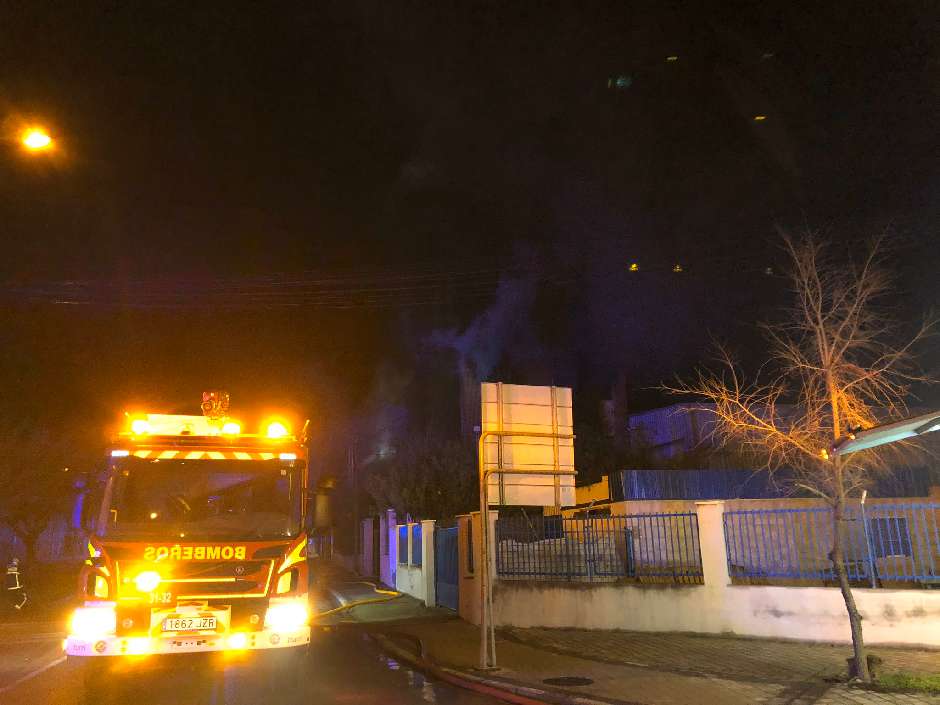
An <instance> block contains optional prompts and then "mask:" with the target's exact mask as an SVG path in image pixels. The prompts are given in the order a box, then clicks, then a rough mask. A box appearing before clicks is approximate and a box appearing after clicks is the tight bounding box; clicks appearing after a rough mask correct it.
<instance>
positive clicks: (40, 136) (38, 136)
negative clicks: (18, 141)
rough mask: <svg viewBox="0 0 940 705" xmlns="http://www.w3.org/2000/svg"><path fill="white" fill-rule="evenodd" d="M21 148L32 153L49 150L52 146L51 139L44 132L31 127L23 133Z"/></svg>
mask: <svg viewBox="0 0 940 705" xmlns="http://www.w3.org/2000/svg"><path fill="white" fill-rule="evenodd" d="M22 142H23V146H24V147H26V149H28V150H30V151H32V152H38V151H40V150H43V149H49V148H50V147H51V146H52V138H51V137H50V136H49V133H47V132H46V131H45V130H43V129H41V128H38V127H33V128H30V129H29V130H26V132H24V133H23V137H22Z"/></svg>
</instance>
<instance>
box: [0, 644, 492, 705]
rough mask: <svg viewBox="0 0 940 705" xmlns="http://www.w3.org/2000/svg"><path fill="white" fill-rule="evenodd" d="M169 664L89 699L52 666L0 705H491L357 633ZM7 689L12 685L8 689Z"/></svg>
mask: <svg viewBox="0 0 940 705" xmlns="http://www.w3.org/2000/svg"><path fill="white" fill-rule="evenodd" d="M46 646H47V647H48V646H50V645H49V644H47V645H46ZM171 658H173V659H175V660H174V661H169V660H165V662H164V663H158V664H157V663H153V662H150V663H146V664H144V663H141V664H138V666H145V667H146V668H145V669H143V668H136V669H135V670H134V671H133V672H130V671H127V670H123V669H125V668H126V666H127V665H128V664H122V665H121V667H122V670H123V672H116V670H115V669H111V670H110V672H109V673H108V674H107V675H105V676H102V677H96V678H93V679H92V681H93V682H94V681H97V682H98V686H96V687H93V688H92V689H90V690H88V691H87V692H86V691H85V684H84V674H83V672H82V670H81V668H80V667H76V666H75V665H74V664H72V663H58V664H55V665H53V666H51V667H49V668H47V669H46V670H45V671H43V672H42V673H39V674H38V675H36V676H34V677H32V678H29V679H28V680H26V681H25V682H22V683H20V684H19V685H16V686H15V687H13V688H12V689H9V690H5V691H4V690H0V702H2V703H17V704H18V705H34V704H35V705H65V704H66V703H68V704H75V703H85V702H88V703H101V704H102V705H104V703H116V704H117V703H120V704H121V705H123V704H125V703H126V704H127V705H163V704H167V705H169V704H173V705H190V704H193V705H196V704H199V705H295V704H296V705H299V704H300V703H317V704H320V703H323V704H324V705H326V704H328V703H337V704H342V705H349V704H356V705H369V704H371V703H376V704H379V703H382V704H386V703H387V704H389V705H397V704H399V703H400V704H405V703H409V704H410V703H442V704H446V705H484V704H486V703H494V702H497V701H495V700H491V699H489V698H486V697H483V696H480V695H477V694H475V693H472V692H470V691H467V690H462V689H460V688H455V687H453V686H450V685H447V684H445V683H440V682H437V681H432V680H429V679H426V678H425V677H424V676H423V675H422V674H420V673H418V672H415V671H413V670H412V669H410V668H408V667H407V666H404V665H402V664H399V663H398V662H396V661H395V660H393V659H390V658H388V657H386V656H385V655H384V654H383V653H382V652H381V651H380V650H379V649H378V648H377V647H376V646H375V645H374V644H373V643H372V641H371V640H370V639H369V638H368V637H367V636H366V634H365V633H364V632H363V631H362V630H360V629H356V628H339V629H334V630H331V631H329V632H323V631H317V632H316V633H315V638H314V640H313V643H312V644H311V647H310V649H309V651H308V652H307V653H305V654H301V655H300V656H299V657H298V656H297V655H294V654H290V653H288V652H287V651H286V650H285V651H281V652H268V653H257V652H256V653H254V654H243V655H240V656H238V657H232V656H224V657H219V656H214V657H212V658H209V657H207V656H206V655H201V656H200V657H198V658H196V659H191V658H185V657H184V658H177V657H171ZM153 661H159V659H154V660H153ZM37 665H38V664H37ZM9 684H10V681H8V682H7V685H6V687H7V688H9Z"/></svg>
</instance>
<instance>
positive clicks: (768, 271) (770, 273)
mask: <svg viewBox="0 0 940 705" xmlns="http://www.w3.org/2000/svg"><path fill="white" fill-rule="evenodd" d="M764 274H766V275H767V276H768V277H772V276H773V275H774V268H773V267H764Z"/></svg>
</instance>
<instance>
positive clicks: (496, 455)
mask: <svg viewBox="0 0 940 705" xmlns="http://www.w3.org/2000/svg"><path fill="white" fill-rule="evenodd" d="M480 392H481V393H480V396H481V400H482V404H481V406H482V419H483V423H482V426H481V429H482V432H483V433H486V432H487V431H494V432H495V431H502V432H511V433H550V434H554V435H555V436H556V437H553V438H546V437H539V436H496V435H493V436H488V437H487V438H486V439H485V440H484V442H483V462H484V469H487V470H494V469H497V468H503V469H512V470H532V471H537V472H557V471H559V470H560V471H563V472H571V471H573V470H574V440H573V439H571V438H558V437H557V436H570V435H572V434H573V433H574V420H573V417H572V406H571V389H570V388H568V387H533V386H528V385H518V384H502V383H500V382H486V383H484V384H483V385H482V387H481V390H480ZM488 484H489V487H488V492H487V499H488V500H489V503H490V504H504V505H526V506H541V507H551V506H563V507H564V506H572V505H574V503H575V498H574V476H573V475H541V474H540V475H530V474H521V475H516V474H512V475H511V474H499V473H493V474H491V475H490V476H489V479H488Z"/></svg>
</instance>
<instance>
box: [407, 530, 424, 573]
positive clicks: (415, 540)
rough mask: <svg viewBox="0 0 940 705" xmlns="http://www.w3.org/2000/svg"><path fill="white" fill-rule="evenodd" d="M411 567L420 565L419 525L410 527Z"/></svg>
mask: <svg viewBox="0 0 940 705" xmlns="http://www.w3.org/2000/svg"><path fill="white" fill-rule="evenodd" d="M409 562H410V563H411V565H414V566H419V567H420V565H421V524H412V526H411V561H409Z"/></svg>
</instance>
